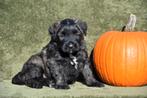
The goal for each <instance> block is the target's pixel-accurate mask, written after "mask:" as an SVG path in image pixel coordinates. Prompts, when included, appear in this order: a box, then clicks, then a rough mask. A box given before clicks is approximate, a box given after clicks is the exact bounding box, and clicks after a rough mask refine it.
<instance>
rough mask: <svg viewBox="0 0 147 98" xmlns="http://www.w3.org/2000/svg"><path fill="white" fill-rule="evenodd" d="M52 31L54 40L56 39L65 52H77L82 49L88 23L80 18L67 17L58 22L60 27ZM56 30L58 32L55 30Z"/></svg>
mask: <svg viewBox="0 0 147 98" xmlns="http://www.w3.org/2000/svg"><path fill="white" fill-rule="evenodd" d="M54 29H56V30H54V32H51V31H52V30H51V29H50V30H49V31H50V33H51V37H52V40H54V41H56V42H57V44H58V46H59V48H60V49H61V50H62V51H63V52H65V53H69V54H72V53H75V52H77V51H79V50H80V46H81V45H82V41H83V40H84V35H86V30H87V24H86V23H85V22H82V21H79V20H72V19H65V20H62V21H60V22H59V23H58V27H57V28H54ZM55 31H56V32H55Z"/></svg>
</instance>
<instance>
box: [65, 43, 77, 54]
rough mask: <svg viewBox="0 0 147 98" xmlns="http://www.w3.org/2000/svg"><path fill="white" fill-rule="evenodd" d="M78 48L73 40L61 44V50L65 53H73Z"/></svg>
mask: <svg viewBox="0 0 147 98" xmlns="http://www.w3.org/2000/svg"><path fill="white" fill-rule="evenodd" d="M78 50H79V44H78V43H76V42H74V41H69V42H66V43H65V44H64V45H63V51H64V52H67V53H74V52H76V51H78Z"/></svg>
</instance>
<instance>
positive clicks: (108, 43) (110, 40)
mask: <svg viewBox="0 0 147 98" xmlns="http://www.w3.org/2000/svg"><path fill="white" fill-rule="evenodd" d="M114 37H115V34H111V36H109V40H108V41H107V44H105V43H104V44H105V47H104V51H103V52H104V54H103V55H104V59H103V60H104V65H105V66H106V68H105V73H106V77H107V75H108V74H110V72H109V71H108V70H109V68H108V64H107V63H106V62H108V61H106V57H107V55H106V54H107V52H108V50H109V49H107V48H108V46H110V44H111V42H112V41H113V39H114ZM110 61H111V60H110ZM112 76H113V74H112V75H111V77H112ZM107 78H108V81H110V80H111V79H110V78H109V77H107ZM113 83H114V81H112V83H110V84H113Z"/></svg>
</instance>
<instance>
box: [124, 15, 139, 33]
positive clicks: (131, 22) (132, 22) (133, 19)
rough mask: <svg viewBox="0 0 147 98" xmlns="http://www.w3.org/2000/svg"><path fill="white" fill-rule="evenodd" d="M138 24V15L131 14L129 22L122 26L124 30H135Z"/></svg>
mask: <svg viewBox="0 0 147 98" xmlns="http://www.w3.org/2000/svg"><path fill="white" fill-rule="evenodd" d="M135 24H136V15H134V14H130V17H129V20H128V23H127V25H126V26H124V27H123V28H122V31H133V30H134V28H135Z"/></svg>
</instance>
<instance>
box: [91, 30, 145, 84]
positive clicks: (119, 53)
mask: <svg viewBox="0 0 147 98" xmlns="http://www.w3.org/2000/svg"><path fill="white" fill-rule="evenodd" d="M93 59H94V63H95V68H96V71H97V74H98V75H99V76H100V78H101V79H102V81H103V82H105V83H107V84H110V85H116V86H140V85H145V84H147V32H119V31H110V32H106V33H104V34H103V35H102V36H101V37H100V38H99V39H98V40H97V42H96V45H95V48H94V53H93Z"/></svg>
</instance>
